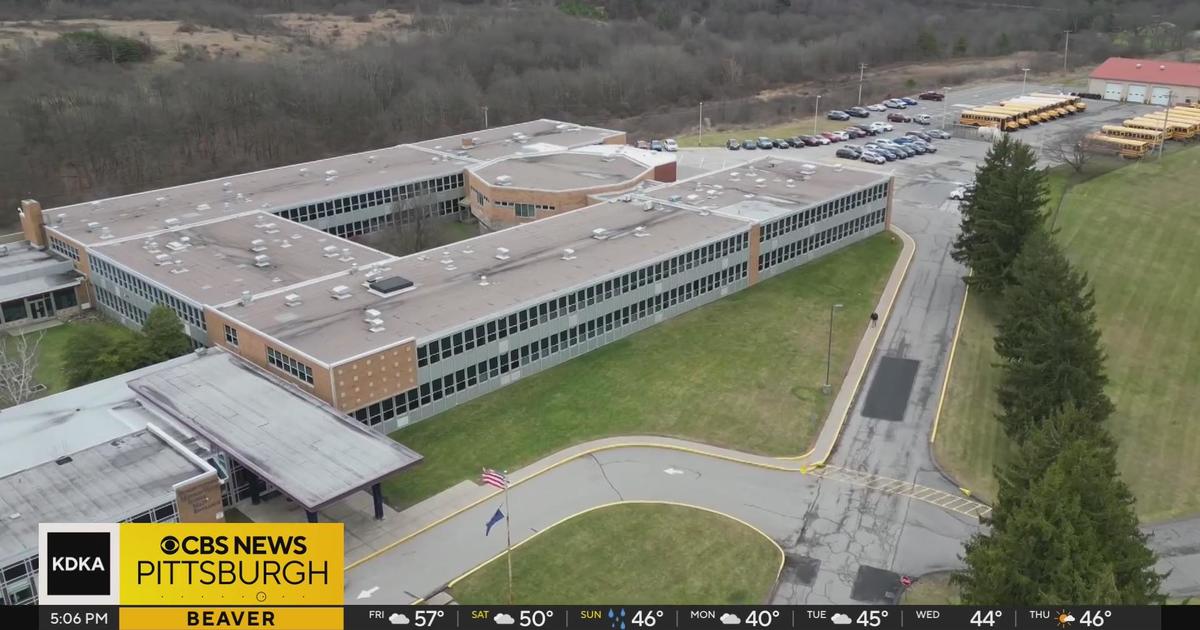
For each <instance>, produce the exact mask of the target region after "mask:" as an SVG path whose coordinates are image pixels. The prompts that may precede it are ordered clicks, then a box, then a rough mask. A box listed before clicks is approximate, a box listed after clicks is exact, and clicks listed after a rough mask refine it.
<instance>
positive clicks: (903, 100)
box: [899, 96, 920, 105]
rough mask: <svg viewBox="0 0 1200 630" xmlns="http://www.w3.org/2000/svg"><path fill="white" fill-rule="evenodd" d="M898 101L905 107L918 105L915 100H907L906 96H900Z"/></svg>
mask: <svg viewBox="0 0 1200 630" xmlns="http://www.w3.org/2000/svg"><path fill="white" fill-rule="evenodd" d="M899 100H900V101H902V102H903V103H904V104H905V105H920V103H918V102H917V99H915V98H909V97H907V96H901V97H900V99H899Z"/></svg>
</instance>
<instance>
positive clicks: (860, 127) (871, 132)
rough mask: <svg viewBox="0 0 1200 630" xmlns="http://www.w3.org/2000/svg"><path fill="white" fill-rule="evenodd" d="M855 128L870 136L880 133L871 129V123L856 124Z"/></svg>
mask: <svg viewBox="0 0 1200 630" xmlns="http://www.w3.org/2000/svg"><path fill="white" fill-rule="evenodd" d="M854 128H855V129H857V130H859V131H861V132H863V133H865V134H867V135H868V136H873V135H875V134H877V133H879V132H878V131H874V130H873V129H871V125H854Z"/></svg>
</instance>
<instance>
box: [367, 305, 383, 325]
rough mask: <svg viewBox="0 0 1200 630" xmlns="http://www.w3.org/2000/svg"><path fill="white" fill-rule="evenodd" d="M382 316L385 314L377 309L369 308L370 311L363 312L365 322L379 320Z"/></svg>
mask: <svg viewBox="0 0 1200 630" xmlns="http://www.w3.org/2000/svg"><path fill="white" fill-rule="evenodd" d="M380 315H383V313H380V312H379V311H378V310H376V309H373V308H369V309H367V310H365V311H363V321H364V322H369V321H371V320H373V319H379V316H380Z"/></svg>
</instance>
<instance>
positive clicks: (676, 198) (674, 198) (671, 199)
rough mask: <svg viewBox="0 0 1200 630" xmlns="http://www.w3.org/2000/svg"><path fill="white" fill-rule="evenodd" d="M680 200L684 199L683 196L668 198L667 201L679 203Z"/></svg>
mask: <svg viewBox="0 0 1200 630" xmlns="http://www.w3.org/2000/svg"><path fill="white" fill-rule="evenodd" d="M680 199H683V195H671V196H670V197H667V201H679V200H680Z"/></svg>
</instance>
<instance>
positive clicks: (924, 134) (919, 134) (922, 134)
mask: <svg viewBox="0 0 1200 630" xmlns="http://www.w3.org/2000/svg"><path fill="white" fill-rule="evenodd" d="M930 131H936V130H930ZM904 135H906V136H908V137H910V138H918V139H921V140H924V141H925V142H930V141H931V140H932V139H933V137H934V136H933V134H932V133H931V132H929V131H906V132H904Z"/></svg>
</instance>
